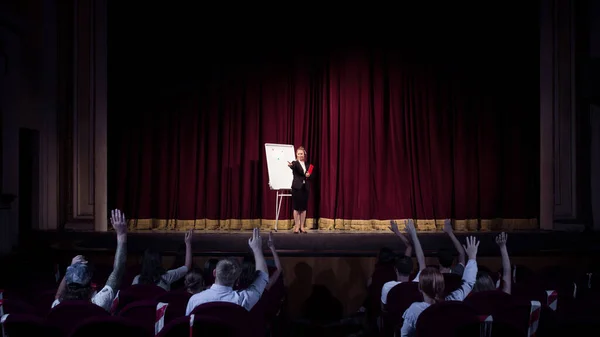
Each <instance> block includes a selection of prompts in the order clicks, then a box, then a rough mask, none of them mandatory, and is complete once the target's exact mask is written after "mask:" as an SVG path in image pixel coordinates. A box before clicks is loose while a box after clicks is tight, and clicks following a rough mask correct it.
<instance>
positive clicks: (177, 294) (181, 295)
mask: <svg viewBox="0 0 600 337" xmlns="http://www.w3.org/2000/svg"><path fill="white" fill-rule="evenodd" d="M190 297H192V294H190V293H188V292H187V291H185V290H171V291H168V292H165V293H164V294H160V295H158V296H156V297H155V298H154V299H155V300H156V301H157V302H163V303H169V307H168V308H167V311H166V313H165V324H167V323H169V322H170V321H172V320H174V319H175V318H178V317H182V316H185V310H186V308H187V304H188V301H189V300H190Z"/></svg>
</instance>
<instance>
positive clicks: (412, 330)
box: [401, 237, 479, 337]
mask: <svg viewBox="0 0 600 337" xmlns="http://www.w3.org/2000/svg"><path fill="white" fill-rule="evenodd" d="M463 247H464V249H465V252H466V254H467V257H468V258H469V261H468V262H467V265H466V266H465V271H464V273H463V276H462V285H461V287H460V288H459V289H457V290H455V291H453V292H452V293H450V295H448V296H446V297H445V298H444V295H443V294H444V288H445V285H444V275H442V273H440V271H439V269H437V268H433V267H427V268H425V269H423V270H422V271H421V273H420V275H419V291H421V293H422V294H423V299H424V301H423V302H415V303H413V304H411V306H410V307H409V308H408V309H406V311H405V312H404V315H402V318H403V319H404V324H403V325H402V329H401V335H402V337H407V336H414V335H415V334H416V327H417V320H418V319H419V315H421V313H422V312H423V311H424V310H425V309H427V308H428V307H429V306H430V305H432V304H436V303H439V302H442V301H463V300H464V299H465V297H467V295H468V294H469V293H470V292H471V290H472V289H473V285H474V284H475V277H476V275H477V261H476V259H477V249H478V248H479V241H477V240H476V239H475V238H474V237H468V238H467V244H466V246H463Z"/></svg>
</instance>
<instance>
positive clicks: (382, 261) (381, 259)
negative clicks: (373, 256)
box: [377, 247, 397, 267]
mask: <svg viewBox="0 0 600 337" xmlns="http://www.w3.org/2000/svg"><path fill="white" fill-rule="evenodd" d="M396 257H397V256H396V253H394V251H393V250H391V249H390V248H388V247H383V248H381V249H380V250H379V254H377V266H378V267H380V266H393V265H394V263H395V262H396Z"/></svg>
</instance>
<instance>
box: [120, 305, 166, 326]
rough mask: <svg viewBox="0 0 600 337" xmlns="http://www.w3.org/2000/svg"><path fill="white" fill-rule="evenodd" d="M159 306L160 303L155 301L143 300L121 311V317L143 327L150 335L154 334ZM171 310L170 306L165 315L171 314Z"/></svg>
mask: <svg viewBox="0 0 600 337" xmlns="http://www.w3.org/2000/svg"><path fill="white" fill-rule="evenodd" d="M157 305H158V302H157V301H155V300H143V301H136V302H133V303H129V304H127V305H126V306H125V307H124V308H123V309H121V311H119V316H120V317H123V318H126V319H128V320H130V321H132V322H136V323H138V324H140V325H142V326H143V327H144V328H145V329H146V330H148V332H149V333H151V334H154V324H155V323H156V306H157ZM169 309H170V306H168V307H167V310H166V311H165V315H166V313H167V312H169Z"/></svg>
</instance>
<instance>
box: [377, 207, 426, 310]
mask: <svg viewBox="0 0 600 337" xmlns="http://www.w3.org/2000/svg"><path fill="white" fill-rule="evenodd" d="M404 225H405V227H406V233H407V234H408V235H409V237H410V240H411V242H412V245H413V247H414V250H415V255H416V256H417V263H418V264H419V274H417V276H416V277H415V279H414V280H413V282H419V275H420V273H421V270H423V269H425V254H424V253H423V248H422V247H421V242H420V241H419V238H418V237H417V229H416V228H415V223H414V221H413V220H412V219H408V220H406V221H405V223H404ZM390 228H391V229H392V232H394V233H396V235H399V234H398V233H400V231H399V229H398V225H397V224H396V222H395V221H392V222H391V226H390ZM409 252H410V251H409ZM395 268H396V275H397V277H398V281H390V282H387V283H385V284H384V285H383V287H382V288H381V305H382V306H385V305H386V304H387V296H388V294H389V292H390V290H392V288H393V287H395V286H397V285H398V284H400V283H402V282H407V281H408V280H409V276H410V273H411V272H412V269H413V261H412V258H411V257H410V256H403V257H400V258H398V260H396V266H395Z"/></svg>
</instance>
